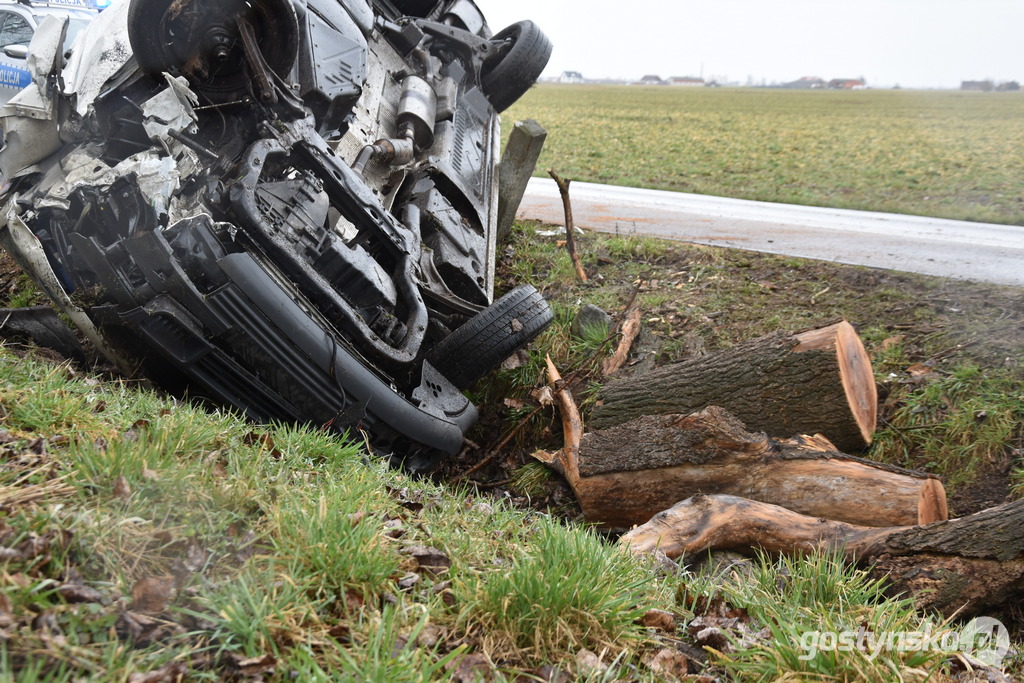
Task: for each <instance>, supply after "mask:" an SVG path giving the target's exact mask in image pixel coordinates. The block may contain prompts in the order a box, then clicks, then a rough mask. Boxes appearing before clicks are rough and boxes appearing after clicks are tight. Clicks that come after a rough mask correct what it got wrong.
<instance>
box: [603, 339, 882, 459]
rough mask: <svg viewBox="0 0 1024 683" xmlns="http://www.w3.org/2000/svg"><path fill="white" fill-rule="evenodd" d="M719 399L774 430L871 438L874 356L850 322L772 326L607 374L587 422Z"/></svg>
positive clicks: (850, 440) (844, 445)
mask: <svg viewBox="0 0 1024 683" xmlns="http://www.w3.org/2000/svg"><path fill="white" fill-rule="evenodd" d="M710 405H716V406H721V407H723V408H725V409H726V410H728V411H729V412H731V413H732V414H733V415H735V416H736V417H738V418H739V419H740V420H741V421H742V422H743V423H744V424H746V425H747V427H748V428H749V429H753V430H757V431H764V432H767V433H768V434H771V435H773V436H792V435H794V434H824V435H825V436H826V437H827V438H828V439H829V440H830V441H831V442H832V443H834V444H835V445H836V447H838V448H839V450H841V451H847V452H853V451H858V450H861V449H863V448H864V447H865V446H867V445H868V444H870V443H871V435H872V433H873V432H874V430H875V421H876V414H877V406H878V396H877V393H876V389H875V380H874V375H873V373H872V370H871V362H870V360H869V359H868V356H867V353H866V352H865V350H864V345H863V344H862V343H861V341H860V338H859V337H858V336H857V333H856V331H855V330H854V329H853V326H852V325H850V323H848V322H846V321H843V322H840V323H837V324H835V325H831V326H829V327H825V328H821V329H818V330H811V331H809V332H804V333H801V334H797V335H789V334H781V333H780V334H774V335H769V336H766V337H761V338H760V339H755V340H752V341H749V342H744V343H742V344H738V345H737V346H735V347H733V348H732V349H729V350H726V351H722V352H718V353H714V354H709V355H707V356H702V357H700V358H693V359H689V360H686V361H682V362H679V363H673V364H671V365H667V366H664V367H662V368H659V369H657V370H655V371H653V372H649V373H646V374H643V375H640V376H635V377H630V378H627V379H623V380H619V381H616V382H610V383H609V384H607V385H605V387H604V388H603V389H602V390H601V392H600V393H599V394H598V406H597V407H596V408H595V409H594V411H593V413H592V415H591V418H590V426H591V427H592V428H595V429H604V428H607V427H612V426H614V425H617V424H622V423H623V422H626V421H628V420H631V419H633V418H635V417H638V416H641V415H663V414H667V413H674V414H679V415H688V414H690V413H693V412H696V411H698V410H701V409H702V408H705V407H707V406H710Z"/></svg>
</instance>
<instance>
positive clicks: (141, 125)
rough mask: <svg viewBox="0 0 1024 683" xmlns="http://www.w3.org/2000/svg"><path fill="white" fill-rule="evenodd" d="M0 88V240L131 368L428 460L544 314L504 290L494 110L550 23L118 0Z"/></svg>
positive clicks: (303, 3)
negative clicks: (495, 23) (18, 81)
mask: <svg viewBox="0 0 1024 683" xmlns="http://www.w3.org/2000/svg"><path fill="white" fill-rule="evenodd" d="M65 30H66V24H62V23H61V22H60V21H59V20H56V19H55V20H54V21H53V22H50V23H44V25H41V26H40V29H39V31H37V34H36V37H35V38H34V39H33V42H32V45H31V49H30V68H31V69H32V70H33V78H34V84H33V85H30V86H29V88H28V89H27V90H25V91H24V92H23V93H21V94H20V95H18V96H17V97H16V98H14V99H13V100H11V102H10V103H8V104H7V105H6V106H5V107H4V108H3V110H2V111H0V117H2V122H3V127H4V130H5V146H4V148H3V150H2V151H0V172H2V173H3V181H4V192H3V197H2V202H3V207H2V213H0V240H2V243H3V245H4V246H5V248H6V249H7V250H8V251H10V252H11V253H12V254H13V255H14V256H15V257H16V258H17V259H18V261H19V263H21V265H22V267H24V268H25V269H26V270H27V271H29V272H30V273H32V274H33V275H34V277H35V278H36V279H37V281H38V282H39V283H40V285H41V286H42V287H43V288H44V290H45V291H46V292H47V294H49V295H50V297H51V298H53V299H54V301H55V302H57V304H58V305H59V306H60V308H61V309H62V310H63V311H64V312H65V313H67V314H68V316H70V318H71V319H72V320H73V321H74V323H75V324H76V325H77V326H78V327H79V329H80V330H81V331H82V332H83V333H84V334H85V335H86V336H87V337H88V338H89V339H90V340H91V341H92V342H93V343H94V344H95V346H96V347H97V348H98V349H100V350H101V351H102V352H103V353H104V354H106V355H107V356H108V357H109V358H110V359H111V360H113V361H114V362H116V363H118V364H119V366H120V367H121V368H123V369H124V370H125V371H126V372H132V371H135V370H136V369H137V368H141V369H142V371H143V372H144V373H145V374H146V376H148V377H150V378H152V379H154V380H155V381H157V382H158V383H159V384H161V385H162V386H164V387H166V388H168V389H169V390H172V391H176V392H183V393H187V394H188V395H190V396H193V397H198V398H203V399H209V400H213V401H216V402H218V403H221V404H228V405H231V406H235V407H237V408H239V409H241V410H243V411H244V412H245V413H247V414H248V415H249V416H250V417H252V418H254V419H256V420H260V421H266V420H286V421H295V422H306V423H313V424H321V425H330V426H332V427H333V428H336V429H339V430H344V429H357V428H358V429H361V430H364V431H365V432H366V433H367V434H368V435H369V439H370V443H371V445H372V447H373V448H374V449H375V450H377V451H379V452H381V453H388V454H392V457H393V458H394V459H395V460H396V461H397V462H401V463H403V464H404V466H405V467H407V468H409V469H411V470H415V471H422V470H427V469H429V468H431V467H432V466H433V465H434V464H435V463H436V462H437V460H438V459H439V458H440V457H443V456H444V455H445V454H452V453H454V452H456V451H457V450H458V449H459V448H460V447H461V444H462V442H463V434H464V432H465V431H466V430H467V429H468V428H469V427H470V426H471V425H472V424H473V423H474V421H475V417H476V410H475V408H474V407H473V405H472V404H471V403H470V402H469V401H468V400H467V399H466V398H465V396H464V395H463V394H462V390H464V389H466V388H468V387H469V386H470V385H471V384H473V383H474V382H475V381H476V380H477V379H479V378H480V377H481V376H482V375H483V374H485V373H487V372H488V371H490V370H491V369H493V368H494V367H495V366H496V365H497V364H499V363H500V362H501V361H502V360H503V359H504V358H505V357H507V356H508V355H509V354H510V353H512V352H513V351H515V349H517V348H519V347H521V346H522V345H524V344H526V343H527V342H529V341H530V340H531V339H533V338H534V337H535V336H536V335H537V334H538V333H539V332H540V331H541V330H542V329H543V328H544V327H545V326H546V325H547V324H548V323H549V322H550V321H551V312H550V310H549V308H548V306H547V304H546V303H545V302H544V300H543V298H542V297H541V296H540V295H539V294H538V293H537V292H536V291H535V290H534V289H533V288H532V287H529V286H521V287H519V288H516V289H514V290H512V291H511V292H509V293H507V294H506V295H505V296H503V297H501V298H499V299H498V300H497V301H492V297H493V287H494V251H495V227H496V214H497V202H498V192H497V162H498V146H499V120H498V112H499V111H501V110H503V109H504V108H506V107H508V106H509V105H510V104H512V102H514V101H515V100H516V99H518V97H519V96H520V95H522V94H523V92H525V90H526V89H527V88H529V87H530V85H531V84H532V83H533V82H534V81H535V80H536V78H537V77H538V76H539V74H540V72H541V70H542V69H543V68H544V66H545V64H546V62H547V59H548V57H549V55H550V49H551V48H550V43H549V42H548V41H547V39H546V38H545V37H544V35H543V33H541V32H540V30H539V29H538V28H537V27H536V26H535V25H534V24H533V23H532V22H528V21H524V22H520V23H518V24H514V25H513V26H511V27H509V28H508V29H505V30H503V31H500V32H499V33H498V34H496V35H492V34H491V32H490V29H489V28H488V27H487V24H486V23H485V21H484V18H483V16H482V15H481V13H480V11H479V10H478V8H477V7H476V5H475V4H474V3H473V2H472V1H471V0H443V1H441V2H423V1H412V2H408V1H407V2H400V1H397V0H373V1H372V2H370V1H368V0H250V1H249V2H244V1H241V0H131V1H130V2H129V1H128V0H123V1H122V2H120V3H115V4H114V5H113V6H112V7H110V8H109V9H107V10H105V11H104V12H103V13H102V15H101V16H100V17H98V18H97V19H96V20H95V21H94V22H93V23H92V24H91V25H90V26H89V27H88V28H87V29H86V30H85V31H83V33H82V34H81V35H80V36H79V37H78V39H77V41H76V42H75V43H74V45H73V47H72V50H71V53H70V56H69V57H67V58H66V59H65V56H64V55H62V54H61V53H60V52H61V48H60V46H61V44H62V41H63V32H64V31H65Z"/></svg>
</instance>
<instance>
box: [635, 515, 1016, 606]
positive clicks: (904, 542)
mask: <svg viewBox="0 0 1024 683" xmlns="http://www.w3.org/2000/svg"><path fill="white" fill-rule="evenodd" d="M1022 528H1024V500H1017V501H1013V502H1011V503H1006V504H1004V505H1000V506H997V507H994V508H989V509H988V510H983V511H981V512H978V513H976V514H973V515H970V516H968V517H962V518H959V519H951V520H947V521H942V522H935V523H933V524H928V525H923V526H909V527H892V528H887V529H885V528H883V529H878V528H870V527H864V526H857V525H853V524H845V523H843V522H836V521H832V520H826V519H818V518H813V517H808V516H805V515H800V514H798V513H795V512H793V511H791V510H787V509H785V508H782V507H779V506H777V505H769V504H767V503H760V502H755V501H751V500H747V499H744V498H738V497H735V496H703V495H699V496H694V497H692V498H689V499H687V500H684V501H682V502H681V503H678V504H677V505H675V506H674V507H672V508H671V509H669V510H665V511H663V512H660V513H658V514H657V515H655V516H654V518H652V519H651V520H650V521H649V522H648V523H647V524H644V525H643V526H640V527H637V528H636V529H633V530H632V531H630V532H629V533H627V534H625V535H623V536H622V538H621V539H620V543H622V544H624V545H626V546H628V547H629V548H630V549H631V550H632V551H634V552H636V553H648V552H652V551H654V550H659V551H661V552H662V553H665V554H666V555H667V556H669V557H671V558H677V557H680V556H681V555H684V554H686V555H693V554H696V553H702V552H706V551H708V550H737V551H740V552H744V551H748V552H749V551H750V550H752V549H755V548H761V549H764V550H767V551H769V552H773V553H782V554H801V553H805V552H808V551H810V550H814V549H831V550H836V551H840V552H842V553H843V554H844V556H845V557H846V558H847V559H848V560H850V561H851V562H859V563H862V564H870V566H871V570H870V571H871V573H872V574H873V575H875V576H878V577H886V579H887V581H888V582H889V584H890V586H891V589H892V591H893V593H905V594H909V595H911V596H913V598H914V601H915V603H916V605H917V606H918V607H920V608H928V609H935V610H938V611H939V612H941V613H942V614H944V615H945V616H951V615H952V614H954V613H959V614H962V615H971V614H976V613H978V612H980V611H983V610H985V609H987V608H990V607H994V606H1004V605H1005V604H1008V603H1009V602H1010V601H1014V600H1019V599H1021V598H1022V597H1024V535H1022V534H1021V533H1020V530H1021V529H1022Z"/></svg>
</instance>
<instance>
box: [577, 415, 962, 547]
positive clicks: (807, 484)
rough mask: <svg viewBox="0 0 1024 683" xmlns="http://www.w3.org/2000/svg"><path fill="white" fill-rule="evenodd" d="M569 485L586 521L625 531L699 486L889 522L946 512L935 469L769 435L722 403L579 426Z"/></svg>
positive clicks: (802, 509)
mask: <svg viewBox="0 0 1024 683" xmlns="http://www.w3.org/2000/svg"><path fill="white" fill-rule="evenodd" d="M578 472H579V477H578V479H577V481H576V483H575V484H573V488H574V490H575V493H576V497H577V499H578V500H579V502H580V504H581V506H582V507H583V512H584V515H585V516H586V518H587V520H588V521H591V522H595V523H598V524H601V525H603V526H606V527H609V528H618V529H628V528H630V527H632V526H634V525H636V524H643V523H644V522H646V521H648V520H649V519H651V517H653V516H654V515H655V514H657V513H658V512H660V511H661V510H664V509H666V508H668V507H671V506H672V505H674V504H676V503H677V502H679V501H680V500H684V499H686V498H689V497H690V496H693V495H696V494H698V493H705V494H731V495H736V496H743V497H744V498H750V499H752V500H757V501H762V502H765V503H773V504H775V505H781V506H783V507H786V508H788V509H790V510H793V511H795V512H798V513H803V514H806V515H812V516H815V517H824V518H828V519H833V520H838V521H844V522H849V523H852V524H859V525H863V526H874V527H889V526H901V525H912V524H924V523H928V522H933V521H936V520H940V519H946V518H947V516H948V511H947V508H946V494H945V490H944V489H943V487H942V483H941V482H940V481H939V480H938V479H937V478H935V477H933V476H931V475H927V474H923V473H920V472H914V471H911V470H906V469H903V468H899V467H893V466H889V465H883V464H880V463H873V462H871V461H868V460H863V459H861V458H855V457H852V456H848V455H845V454H843V453H840V452H838V451H837V450H836V449H835V448H834V447H833V446H832V444H831V443H829V442H828V441H827V440H826V439H824V438H822V437H807V436H800V437H796V438H793V439H784V440H778V439H769V438H768V437H766V436H765V435H764V434H753V433H750V432H748V431H746V430H745V429H744V428H743V425H742V424H741V423H740V422H739V421H738V420H737V419H736V418H734V417H733V416H731V415H730V414H729V413H728V412H726V411H725V410H723V409H721V408H718V407H714V406H712V407H710V408H707V409H705V410H702V411H701V412H699V413H695V414H693V415H688V416H681V415H652V416H645V417H640V418H637V419H634V420H631V421H630V422H627V423H625V424H622V425H618V426H616V427H611V428H609V429H605V430H599V431H595V432H590V433H588V434H585V435H584V436H583V438H582V440H581V442H580V446H579V468H578Z"/></svg>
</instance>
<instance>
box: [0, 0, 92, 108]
mask: <svg viewBox="0 0 1024 683" xmlns="http://www.w3.org/2000/svg"><path fill="white" fill-rule="evenodd" d="M108 4H110V0H49V1H48V2H34V1H33V0H20V1H11V0H0V104H3V103H4V102H6V101H7V100H9V99H11V98H12V97H14V96H15V95H16V94H17V93H18V91H19V90H21V89H22V88H24V87H25V86H27V85H28V84H29V83H31V82H32V76H31V75H30V74H29V71H28V69H27V68H26V66H25V59H26V58H27V57H28V44H29V43H30V42H31V41H32V35H33V34H34V33H35V31H36V27H37V26H39V22H41V21H42V20H43V18H44V17H45V16H47V15H49V14H56V15H58V16H60V15H66V16H68V17H69V18H70V19H71V21H70V23H69V24H68V32H67V37H66V39H65V41H64V49H65V50H66V49H67V48H68V46H70V45H71V41H72V40H74V38H75V36H76V35H77V34H78V32H79V31H81V30H82V28H84V27H85V25H86V24H88V23H89V22H90V21H92V19H93V17H95V16H96V15H97V14H98V13H99V10H101V9H103V8H104V7H105V6H106V5H108Z"/></svg>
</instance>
